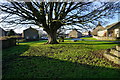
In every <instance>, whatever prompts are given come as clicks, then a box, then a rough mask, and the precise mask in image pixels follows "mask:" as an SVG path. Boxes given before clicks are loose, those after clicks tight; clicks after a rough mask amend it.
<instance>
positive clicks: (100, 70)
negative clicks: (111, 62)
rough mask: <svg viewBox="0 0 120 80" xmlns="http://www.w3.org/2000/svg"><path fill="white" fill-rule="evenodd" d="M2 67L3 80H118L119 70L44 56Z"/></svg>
mask: <svg viewBox="0 0 120 80" xmlns="http://www.w3.org/2000/svg"><path fill="white" fill-rule="evenodd" d="M11 57H12V56H11ZM4 66H5V67H7V68H5V69H3V79H8V78H9V79H13V78H16V80H18V79H26V80H27V79H30V78H120V74H119V73H120V69H112V68H105V67H99V66H92V65H87V64H80V63H77V62H70V61H63V60H59V59H54V58H49V57H46V56H28V57H27V56H19V57H16V59H12V62H10V61H8V64H4Z"/></svg>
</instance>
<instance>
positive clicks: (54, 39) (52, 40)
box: [47, 31, 58, 44]
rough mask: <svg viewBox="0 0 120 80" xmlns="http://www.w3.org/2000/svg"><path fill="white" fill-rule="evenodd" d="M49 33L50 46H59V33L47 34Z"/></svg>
mask: <svg viewBox="0 0 120 80" xmlns="http://www.w3.org/2000/svg"><path fill="white" fill-rule="evenodd" d="M47 33H48V42H47V43H48V44H58V42H57V35H56V33H57V31H51V32H47Z"/></svg>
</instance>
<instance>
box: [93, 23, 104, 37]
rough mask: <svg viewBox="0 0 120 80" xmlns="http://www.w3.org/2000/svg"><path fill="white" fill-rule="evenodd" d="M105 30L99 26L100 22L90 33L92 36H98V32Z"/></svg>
mask: <svg viewBox="0 0 120 80" xmlns="http://www.w3.org/2000/svg"><path fill="white" fill-rule="evenodd" d="M104 29H105V28H104V27H103V26H102V25H101V24H100V22H99V23H98V25H97V27H96V28H94V29H93V31H92V32H91V34H92V35H94V36H98V34H97V33H98V31H102V30H104Z"/></svg>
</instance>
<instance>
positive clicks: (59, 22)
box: [0, 0, 119, 44]
mask: <svg viewBox="0 0 120 80" xmlns="http://www.w3.org/2000/svg"><path fill="white" fill-rule="evenodd" d="M30 1H31V2H8V3H2V4H0V10H1V11H3V12H6V13H9V15H8V16H6V17H4V20H3V21H2V22H7V23H10V24H34V25H38V26H39V27H42V28H44V31H46V32H47V34H48V42H47V43H48V44H57V43H58V42H57V40H56V38H57V37H56V33H57V30H58V29H59V28H61V26H64V25H77V26H79V27H81V28H84V26H82V25H84V24H87V23H95V22H97V21H100V19H102V18H106V17H112V16H113V12H115V11H117V10H118V8H119V7H118V6H119V2H39V1H35V0H30ZM111 15H112V16H111Z"/></svg>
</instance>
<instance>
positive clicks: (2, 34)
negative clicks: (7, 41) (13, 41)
mask: <svg viewBox="0 0 120 80" xmlns="http://www.w3.org/2000/svg"><path fill="white" fill-rule="evenodd" d="M5 34H6V31H5V30H4V29H2V28H1V27H0V37H3V36H5Z"/></svg>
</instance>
